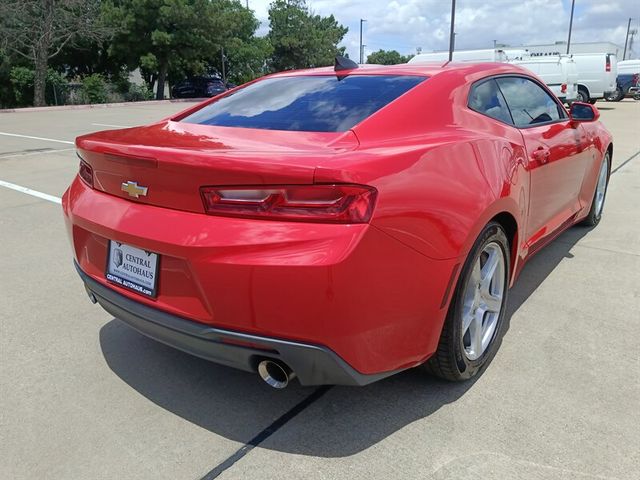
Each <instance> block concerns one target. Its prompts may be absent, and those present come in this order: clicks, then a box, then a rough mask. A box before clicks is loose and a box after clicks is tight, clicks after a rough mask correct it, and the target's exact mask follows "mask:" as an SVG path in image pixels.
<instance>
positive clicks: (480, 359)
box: [424, 222, 510, 381]
mask: <svg viewBox="0 0 640 480" xmlns="http://www.w3.org/2000/svg"><path fill="white" fill-rule="evenodd" d="M509 251H510V250H509V241H508V240H507V236H506V234H505V232H504V230H503V228H502V226H500V224H498V223H496V222H490V223H489V224H488V225H487V226H486V227H484V229H483V230H482V232H481V233H480V235H479V236H478V239H477V240H476V241H475V243H474V245H473V247H472V248H471V251H470V252H469V255H468V257H467V259H466V261H465V263H464V266H463V267H462V271H461V272H460V277H459V278H458V283H457V285H456V288H455V291H454V293H453V298H452V299H451V304H450V305H449V311H448V312H447V317H446V319H445V322H444V327H443V330H442V334H441V336H440V342H439V344H438V349H437V350H436V353H435V354H434V355H433V356H432V357H431V358H430V359H429V360H428V361H427V362H426V363H425V364H424V368H425V369H426V370H427V371H428V372H429V373H432V374H434V375H436V376H438V377H441V378H444V379H446V380H451V381H461V380H467V379H469V378H471V377H473V376H475V375H477V374H478V372H480V371H481V370H482V369H483V368H484V367H486V366H487V365H488V364H489V362H490V361H491V359H492V358H493V356H494V355H495V352H496V350H497V349H498V346H499V344H500V340H501V339H502V336H503V335H504V324H505V318H504V317H505V312H506V308H505V307H506V304H507V293H508V290H509V278H510V275H509ZM483 261H484V263H483ZM492 262H497V263H496V264H495V266H494V267H492V265H493V263H492ZM492 268H493V273H490V272H491V270H492ZM496 310H497V311H496Z"/></svg>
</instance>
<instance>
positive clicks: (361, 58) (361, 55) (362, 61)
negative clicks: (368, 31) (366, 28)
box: [360, 18, 366, 64]
mask: <svg viewBox="0 0 640 480" xmlns="http://www.w3.org/2000/svg"><path fill="white" fill-rule="evenodd" d="M364 22H366V20H365V19H364V18H361V19H360V64H363V63H364V45H363V44H362V24H363V23H364Z"/></svg>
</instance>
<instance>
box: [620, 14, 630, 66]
mask: <svg viewBox="0 0 640 480" xmlns="http://www.w3.org/2000/svg"><path fill="white" fill-rule="evenodd" d="M629 30H631V17H629V23H627V35H626V36H625V37H624V53H623V54H622V60H624V59H625V57H626V56H627V44H628V43H629Z"/></svg>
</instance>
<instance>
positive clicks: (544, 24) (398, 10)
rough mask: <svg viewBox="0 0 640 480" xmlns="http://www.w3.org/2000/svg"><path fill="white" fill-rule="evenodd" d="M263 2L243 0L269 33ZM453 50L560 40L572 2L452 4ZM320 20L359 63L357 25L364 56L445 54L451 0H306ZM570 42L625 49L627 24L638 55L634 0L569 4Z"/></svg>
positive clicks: (467, 0)
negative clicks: (332, 20)
mask: <svg viewBox="0 0 640 480" xmlns="http://www.w3.org/2000/svg"><path fill="white" fill-rule="evenodd" d="M269 3H270V0H249V8H251V9H252V10H254V11H255V13H256V16H257V17H258V19H259V20H260V21H261V22H262V24H261V26H260V29H259V30H258V34H259V35H264V34H266V33H267V32H268V30H269V17H268V14H267V11H268V9H269ZM456 3H457V7H456V22H455V23H456V27H455V31H456V49H460V50H461V49H474V48H492V47H493V41H494V40H496V41H497V42H498V43H503V44H508V45H511V46H519V45H527V44H539V43H554V42H556V41H566V40H567V35H568V31H569V17H570V12H571V0H457V2H456ZM307 5H309V6H310V8H311V9H312V11H313V12H314V13H316V14H319V15H323V16H326V15H330V14H333V15H334V16H335V17H336V19H337V20H338V22H339V23H341V24H342V25H344V26H346V27H349V32H348V33H347V35H346V36H345V38H344V40H343V42H342V44H341V45H342V46H346V47H347V52H348V53H349V56H350V57H351V58H353V59H358V58H359V52H358V50H359V41H360V38H359V37H360V19H361V18H363V19H365V20H366V22H365V23H364V31H363V43H364V44H365V45H366V47H365V57H366V55H367V54H368V53H371V52H372V51H376V50H379V49H384V50H397V51H399V52H400V53H402V54H404V55H406V54H415V53H416V48H417V47H421V48H422V52H424V53H427V52H432V51H440V50H448V48H449V25H450V23H449V22H450V18H451V16H450V15H451V0H391V1H384V0H307ZM575 5H576V6H575V13H574V19H573V33H572V36H571V42H593V41H610V42H613V43H616V44H618V45H620V46H624V41H625V34H626V32H627V22H628V19H629V17H634V20H632V29H633V28H636V29H637V30H638V31H639V33H638V34H636V36H635V39H634V43H635V47H634V49H633V50H634V54H635V55H634V58H638V56H639V54H640V28H639V27H640V24H639V19H640V0H575Z"/></svg>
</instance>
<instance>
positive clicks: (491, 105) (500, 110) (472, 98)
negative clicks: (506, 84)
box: [469, 80, 513, 124]
mask: <svg viewBox="0 0 640 480" xmlns="http://www.w3.org/2000/svg"><path fill="white" fill-rule="evenodd" d="M469 108H471V109H473V110H475V111H476V112H479V113H483V114H485V115H487V116H489V117H491V118H495V119H496V120H500V121H501V122H504V123H510V124H513V121H512V120H511V114H510V113H509V108H508V107H507V103H506V102H505V100H504V97H503V96H502V93H501V92H500V89H499V88H498V85H497V84H496V82H495V80H487V81H485V82H482V83H479V84H476V85H474V87H473V88H472V89H471V93H470V94H469Z"/></svg>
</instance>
